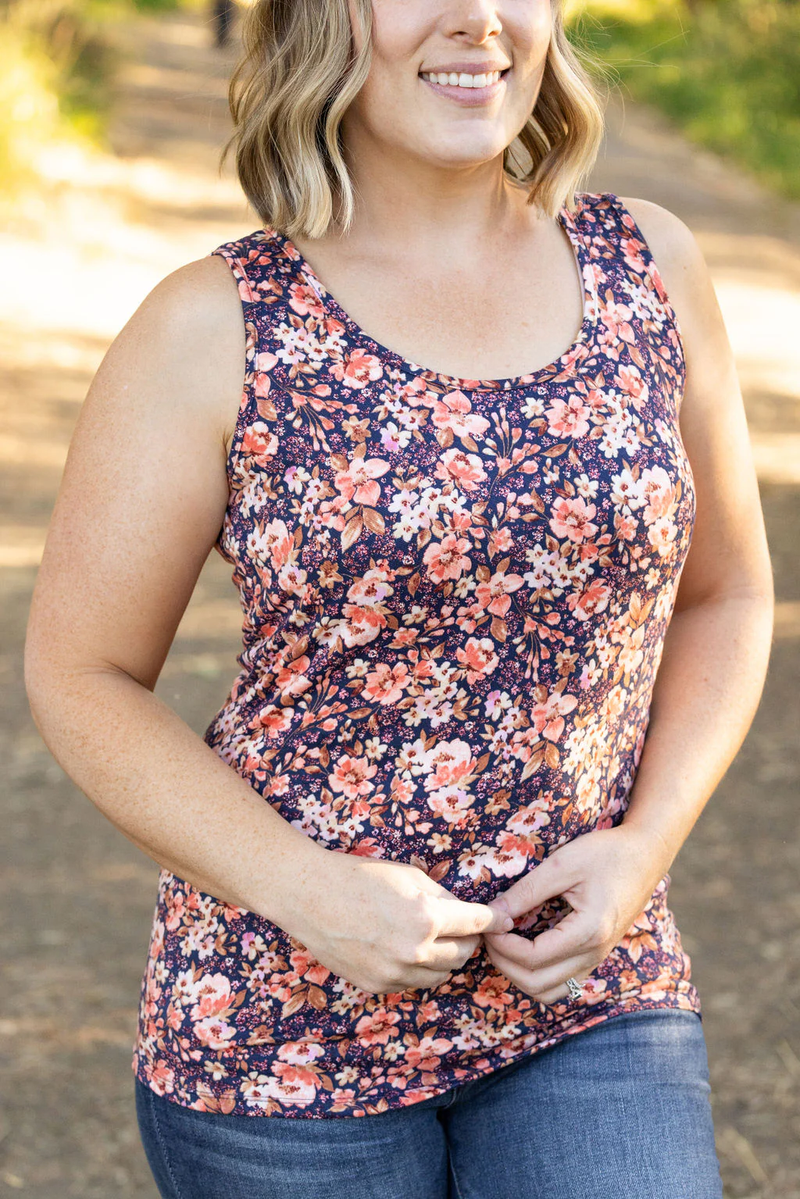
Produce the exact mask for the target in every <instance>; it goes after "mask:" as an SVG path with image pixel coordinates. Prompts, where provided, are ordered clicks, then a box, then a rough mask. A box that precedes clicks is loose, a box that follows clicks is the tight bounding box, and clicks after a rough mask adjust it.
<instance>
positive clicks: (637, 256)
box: [620, 237, 647, 275]
mask: <svg viewBox="0 0 800 1199" xmlns="http://www.w3.org/2000/svg"><path fill="white" fill-rule="evenodd" d="M620 250H621V252H622V254H623V256H624V258H625V262H626V264H627V265H628V266H629V267H631V269H632V270H634V271H636V274H637V275H643V274H644V273H645V271H646V270H647V267H646V265H645V261H644V258H643V257H642V243H641V242H640V241H637V240H636V238H635V237H626V238H623V239H622V240H621V242H620Z"/></svg>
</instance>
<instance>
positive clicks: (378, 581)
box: [347, 566, 394, 604]
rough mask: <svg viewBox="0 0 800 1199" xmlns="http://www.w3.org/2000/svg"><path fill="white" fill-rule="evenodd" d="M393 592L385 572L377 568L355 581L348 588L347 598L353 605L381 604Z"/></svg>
mask: <svg viewBox="0 0 800 1199" xmlns="http://www.w3.org/2000/svg"><path fill="white" fill-rule="evenodd" d="M393 591H394V588H393V587H392V585H391V583H390V582H389V579H388V577H387V574H386V571H385V570H382V569H381V567H380V566H377V567H373V568H371V569H370V570H368V571H366V572H365V574H363V575H362V577H361V578H360V579H356V580H355V582H354V583H353V584H352V585H351V586H350V587H349V588H348V591H347V598H348V599H349V600H351V601H352V602H353V603H355V604H382V603H384V601H385V600H387V599H388V598H389V596H390V595H392V594H393Z"/></svg>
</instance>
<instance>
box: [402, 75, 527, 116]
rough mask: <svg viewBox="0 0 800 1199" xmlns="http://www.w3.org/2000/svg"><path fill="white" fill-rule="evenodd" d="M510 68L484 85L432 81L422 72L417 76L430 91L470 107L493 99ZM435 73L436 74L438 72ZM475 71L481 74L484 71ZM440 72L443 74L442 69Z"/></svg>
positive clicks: (502, 84) (501, 86)
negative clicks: (463, 85) (472, 85)
mask: <svg viewBox="0 0 800 1199" xmlns="http://www.w3.org/2000/svg"><path fill="white" fill-rule="evenodd" d="M510 70H511V68H510V67H506V68H505V70H504V71H502V72H501V75H500V78H499V79H498V80H497V81H496V82H495V83H490V84H487V86H486V87H459V86H458V85H457V84H450V83H434V82H433V81H432V80H430V79H423V78H422V74H420V75H419V78H420V79H421V80H422V82H423V83H424V84H426V85H427V86H428V87H429V88H430V89H431V91H433V92H437V93H438V94H439V95H440V96H443V97H445V98H446V99H448V100H455V101H457V102H458V103H459V104H461V105H463V106H465V107H468V108H470V107H474V106H476V105H479V104H486V103H487V102H488V101H489V100H492V99H494V97H495V96H496V95H498V93H499V92H500V91H501V89H502V88H504V87H505V78H506V75H508V73H509V71H510ZM426 73H427V72H426ZM436 73H437V74H438V73H439V72H436ZM476 73H477V74H483V73H484V72H476ZM441 74H444V71H442V72H441ZM470 74H471V72H470Z"/></svg>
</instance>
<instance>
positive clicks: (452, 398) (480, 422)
mask: <svg viewBox="0 0 800 1199" xmlns="http://www.w3.org/2000/svg"><path fill="white" fill-rule="evenodd" d="M431 419H432V421H433V424H434V425H435V426H436V428H437V429H449V430H450V432H451V433H453V434H454V436H456V437H465V436H466V437H478V436H480V434H481V433H485V432H486V430H487V429H488V428H489V422H488V420H486V418H485V417H483V416H480V415H479V414H478V413H477V412H473V411H472V404H471V403H470V401H469V400H468V398H467V397H466V396H465V395H464V393H463V391H451V392H448V394H447V395H444V396H442V397H441V398H440V399H438V400H437V401H436V403H435V404H434V408H433V415H432V418H431Z"/></svg>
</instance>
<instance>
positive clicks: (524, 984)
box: [487, 949, 598, 1003]
mask: <svg viewBox="0 0 800 1199" xmlns="http://www.w3.org/2000/svg"><path fill="white" fill-rule="evenodd" d="M487 953H488V956H489V958H490V960H491V962H492V965H493V966H494V967H495V969H496V970H499V971H500V973H501V974H503V975H505V977H506V978H507V979H508V980H509V982H511V983H513V984H514V986H515V987H518V988H519V990H520V991H523V992H524V993H525V994H526V995H530V996H531V998H533V999H535V1000H536V1001H537V1003H548V1002H550V1001H551V999H552V998H553V997H554V996H556V995H558V997H559V998H560V997H562V996H566V995H568V994H569V990H568V988H567V986H566V980H567V979H568V978H576V979H577V980H578V982H580V981H581V979H584V978H586V977H587V976H588V975H589V974H591V972H592V970H594V969H595V968H596V966H597V964H598V963H597V962H596V961H595V960H593V959H591V958H587V957H586V955H585V954H582V955H580V956H578V957H573V958H568V959H567V960H566V961H564V962H561V963H560V964H559V965H558V967H557V968H556V967H551V968H550V969H548V970H525V969H524V968H523V967H521V966H520V965H518V963H516V962H512V961H510V960H509V959H507V958H505V957H503V955H502V954H495V953H494V952H493V951H492V950H491V949H487Z"/></svg>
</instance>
